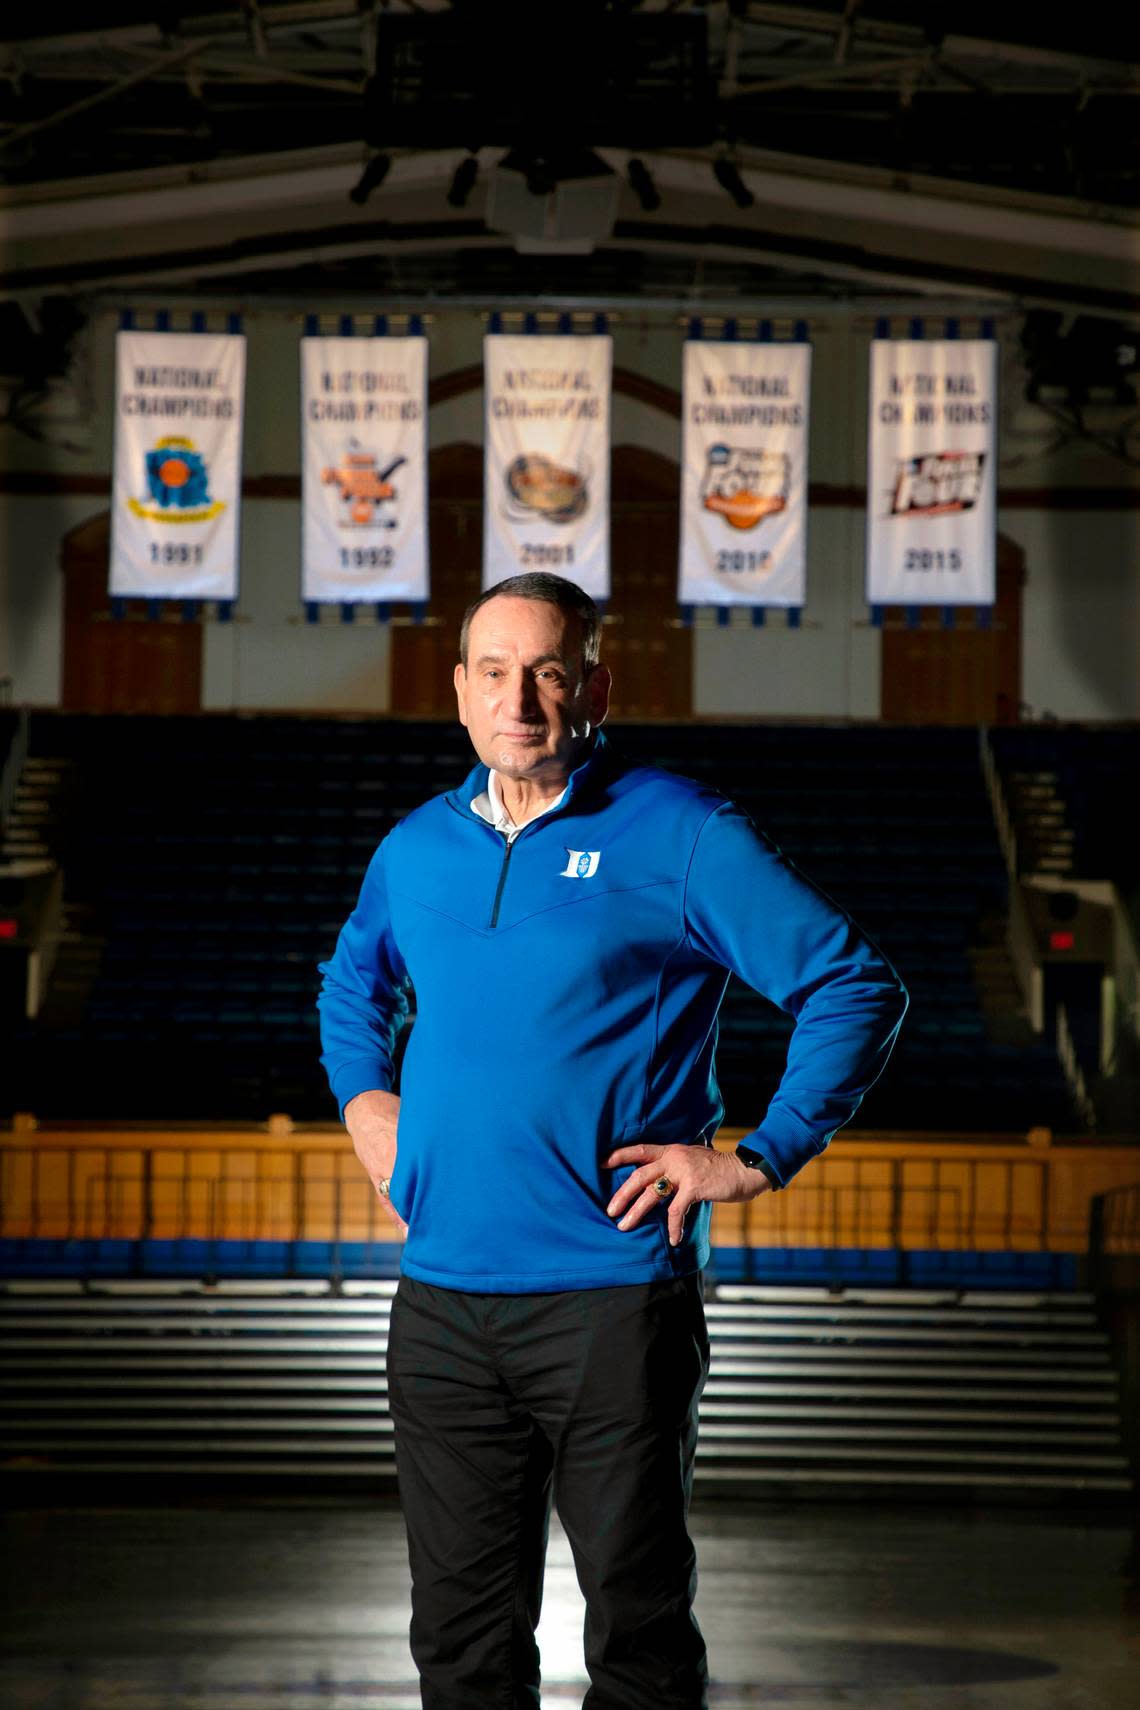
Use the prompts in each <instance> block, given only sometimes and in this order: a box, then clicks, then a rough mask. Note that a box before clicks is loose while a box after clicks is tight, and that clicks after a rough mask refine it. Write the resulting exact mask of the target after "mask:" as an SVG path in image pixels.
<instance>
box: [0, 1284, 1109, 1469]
mask: <svg viewBox="0 0 1140 1710" xmlns="http://www.w3.org/2000/svg"><path fill="white" fill-rule="evenodd" d="M393 1288H394V1284H392V1283H384V1282H376V1283H373V1282H355V1283H345V1284H344V1285H343V1291H342V1292H337V1293H333V1292H331V1291H330V1289H329V1287H328V1284H327V1283H325V1282H323V1281H314V1282H308V1283H306V1282H264V1283H257V1282H251V1281H241V1282H231V1283H219V1284H216V1285H213V1286H210V1287H206V1286H198V1285H194V1284H187V1283H184V1282H169V1283H158V1282H149V1283H133V1282H104V1283H99V1284H87V1285H84V1284H82V1283H70V1282H55V1283H51V1282H36V1283H31V1282H11V1283H9V1284H8V1285H7V1286H6V1287H5V1288H4V1289H3V1292H2V1293H0V1323H2V1324H3V1326H4V1331H5V1335H4V1340H3V1354H2V1369H3V1371H4V1377H5V1379H6V1384H5V1388H6V1392H7V1395H8V1404H7V1407H6V1408H5V1410H4V1418H3V1424H2V1427H0V1429H2V1440H3V1450H2V1456H0V1467H2V1468H3V1469H4V1470H5V1471H7V1473H8V1474H9V1476H10V1477H11V1476H12V1475H15V1474H18V1475H20V1476H21V1478H22V1480H24V1481H28V1480H31V1489H29V1490H28V1494H29V1495H31V1494H32V1491H34V1490H35V1488H36V1487H37V1485H38V1484H39V1482H40V1481H39V1479H37V1478H35V1477H34V1476H33V1475H41V1477H43V1476H47V1475H59V1474H65V1475H72V1476H75V1477H78V1478H80V1479H81V1480H82V1481H83V1482H84V1484H87V1482H88V1481H89V1480H90V1479H91V1478H92V1477H93V1476H96V1475H98V1476H99V1477H100V1478H104V1479H105V1478H108V1477H118V1478H120V1479H122V1480H125V1481H131V1480H137V1479H138V1478H139V1477H140V1476H142V1475H149V1476H150V1477H152V1478H154V1477H159V1478H161V1479H162V1480H163V1482H164V1484H167V1485H169V1483H170V1482H173V1481H177V1480H178V1479H179V1478H188V1477H198V1478H201V1477H203V1476H207V1477H209V1476H216V1477H225V1478H229V1479H234V1478H236V1479H238V1480H240V1482H241V1483H242V1484H243V1485H244V1486H246V1487H258V1486H260V1485H263V1484H264V1483H265V1482H266V1481H268V1480H269V1479H273V1478H275V1479H277V1480H279V1481H284V1482H290V1481H301V1480H304V1481H305V1482H306V1484H307V1486H308V1487H309V1488H310V1489H311V1488H312V1485H313V1482H314V1481H318V1482H322V1481H323V1482H325V1483H331V1481H333V1480H335V1479H337V1478H340V1479H345V1480H360V1479H367V1480H368V1481H369V1482H370V1483H373V1484H374V1483H375V1481H376V1480H377V1479H379V1480H380V1481H381V1483H382V1482H383V1481H384V1480H385V1479H390V1478H391V1477H392V1476H393V1474H394V1461H393V1452H392V1433H391V1424H390V1421H389V1418H388V1410H387V1392H386V1385H385V1378H384V1354H385V1349H386V1346H387V1332H388V1313H389V1308H390V1304H391V1297H392V1292H393ZM708 1318H709V1328H710V1333H711V1340H712V1349H713V1353H712V1371H711V1376H710V1379H709V1384H708V1387H707V1389H706V1392H705V1397H704V1401H703V1404H702V1410H701V1420H702V1425H701V1443H700V1450H699V1456H698V1463H697V1485H698V1488H699V1489H703V1490H705V1491H706V1492H709V1493H714V1492H719V1493H721V1494H727V1493H730V1492H732V1493H736V1492H738V1491H739V1492H741V1493H754V1494H758V1495H760V1494H766V1495H778V1496H818V1497H838V1496H845V1495H853V1496H869V1495H877V1496H882V1497H888V1496H893V1497H900V1498H903V1499H916V1498H919V1497H940V1498H943V1499H945V1498H948V1497H949V1498H952V1499H958V1498H966V1499H968V1498H975V1499H978V1500H988V1501H995V1500H996V1501H1002V1500H1005V1501H1018V1500H1020V1501H1058V1500H1080V1501H1086V1502H1087V1501H1103V1502H1109V1501H1116V1502H1118V1501H1120V1500H1121V1499H1122V1498H1123V1497H1124V1496H1125V1495H1126V1494H1127V1493H1128V1492H1129V1491H1130V1490H1131V1489H1132V1479H1131V1475H1130V1471H1129V1467H1128V1462H1127V1457H1126V1455H1125V1454H1124V1451H1123V1449H1122V1446H1121V1437H1120V1418H1119V1409H1118V1388H1117V1377H1116V1373H1115V1371H1114V1369H1113V1366H1112V1363H1111V1359H1110V1355H1109V1350H1108V1343H1107V1339H1106V1336H1105V1334H1104V1332H1103V1330H1102V1329H1101V1327H1100V1325H1099V1323H1098V1321H1097V1316H1096V1310H1095V1305H1094V1303H1093V1300H1092V1298H1091V1297H1090V1296H1088V1295H1083V1294H1070V1293H1065V1294H1045V1293H1042V1294H1014V1293H1011V1292H1008V1291H1001V1292H998V1291H989V1292H985V1293H981V1292H977V1293H953V1292H948V1291H947V1292H920V1291H917V1290H898V1289H861V1290H855V1289H850V1290H847V1291H845V1292H843V1293H831V1292H829V1291H828V1290H826V1289H819V1288H787V1287H782V1288H760V1287H752V1286H744V1285H741V1286H728V1285H722V1286H721V1287H720V1288H719V1289H718V1290H717V1292H716V1295H715V1298H713V1299H710V1301H709V1304H708ZM25 1488H27V1487H26V1484H25Z"/></svg>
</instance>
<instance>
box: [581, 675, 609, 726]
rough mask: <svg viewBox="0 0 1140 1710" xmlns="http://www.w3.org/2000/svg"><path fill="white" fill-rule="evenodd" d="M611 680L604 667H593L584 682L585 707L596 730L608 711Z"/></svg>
mask: <svg viewBox="0 0 1140 1710" xmlns="http://www.w3.org/2000/svg"><path fill="white" fill-rule="evenodd" d="M612 684H613V678H612V677H611V676H610V673H609V668H608V667H607V666H605V665H595V666H594V669H593V670H592V671H591V672H590V675H589V677H588V678H587V680H586V698H587V705H588V706H589V708H590V723H591V724H592V725H593V726H594V727H595V729H596V728H597V726H598V725H599V724H601V723H602V722H603V720H604V719H605V716H606V714H607V713H608V712H609V710H610V688H611V686H612Z"/></svg>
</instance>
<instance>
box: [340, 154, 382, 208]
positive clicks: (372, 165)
mask: <svg viewBox="0 0 1140 1710" xmlns="http://www.w3.org/2000/svg"><path fill="white" fill-rule="evenodd" d="M391 165H392V157H391V155H388V154H374V155H373V156H372V159H371V160H370V161H368V163H367V164H366V166H365V168H364V171H363V172H362V173H361V174H360V177H359V178H358V179H357V181H356V183H355V184H354V185H353V186H352V189H351V190H350V191H349V193H348V199H349V201H350V202H355V203H356V205H357V207H358V208H363V206H364V204H365V202H367V200H368V198H369V196H371V194H372V192H373V190H379V188H380V186H381V184H383V182H384V180H385V178H387V176H388V172H389V169H390V168H391Z"/></svg>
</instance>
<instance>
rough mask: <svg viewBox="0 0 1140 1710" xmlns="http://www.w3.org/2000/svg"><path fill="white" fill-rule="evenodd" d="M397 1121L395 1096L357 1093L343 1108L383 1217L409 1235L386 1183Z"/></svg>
mask: <svg viewBox="0 0 1140 1710" xmlns="http://www.w3.org/2000/svg"><path fill="white" fill-rule="evenodd" d="M399 1120H400V1100H399V1099H398V1098H397V1096H396V1094H395V1093H390V1092H381V1091H380V1090H379V1089H377V1090H376V1091H374V1092H362V1093H357V1095H356V1097H355V1098H350V1099H349V1101H348V1103H347V1104H346V1105H345V1107H344V1125H345V1127H346V1128H347V1129H348V1132H349V1135H350V1137H351V1139H352V1144H353V1148H354V1149H355V1152H356V1156H357V1157H358V1158H359V1159H360V1162H361V1163H362V1164H363V1165H364V1168H365V1170H366V1171H367V1172H368V1179H369V1181H370V1182H371V1183H372V1186H373V1187H374V1188H375V1189H376V1192H377V1194H378V1196H379V1199H380V1204H381V1205H382V1206H383V1207H384V1212H385V1215H386V1216H387V1217H388V1218H389V1219H390V1220H391V1221H392V1222H393V1223H394V1224H395V1225H396V1228H397V1229H398V1230H399V1231H400V1233H401V1234H402V1235H406V1234H407V1233H408V1226H407V1224H406V1223H405V1222H404V1220H403V1218H402V1217H401V1216H400V1213H399V1212H398V1211H397V1210H396V1207H395V1206H394V1205H393V1204H392V1201H391V1200H390V1199H389V1198H388V1183H389V1181H390V1180H391V1177H392V1171H393V1170H394V1169H395V1168H396V1127H397V1124H398V1123H399Z"/></svg>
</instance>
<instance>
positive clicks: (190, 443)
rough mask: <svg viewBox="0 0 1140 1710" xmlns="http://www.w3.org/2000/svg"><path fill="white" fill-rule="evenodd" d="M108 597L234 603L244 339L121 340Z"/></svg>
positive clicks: (127, 335)
mask: <svg viewBox="0 0 1140 1710" xmlns="http://www.w3.org/2000/svg"><path fill="white" fill-rule="evenodd" d="M116 380H117V384H116V399H115V405H116V409H115V459H114V493H113V500H112V509H111V583H110V588H111V593H112V594H113V595H114V596H116V597H126V598H132V597H142V598H145V599H165V598H173V599H204V600H233V599H235V598H236V596H237V579H238V565H237V522H238V499H239V496H240V492H241V423H242V401H243V388H244V382H245V339H244V337H243V336H242V335H241V334H240V333H217V334H214V333H165V332H162V333H158V332H121V333H119V335H118V341H117V345H116Z"/></svg>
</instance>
